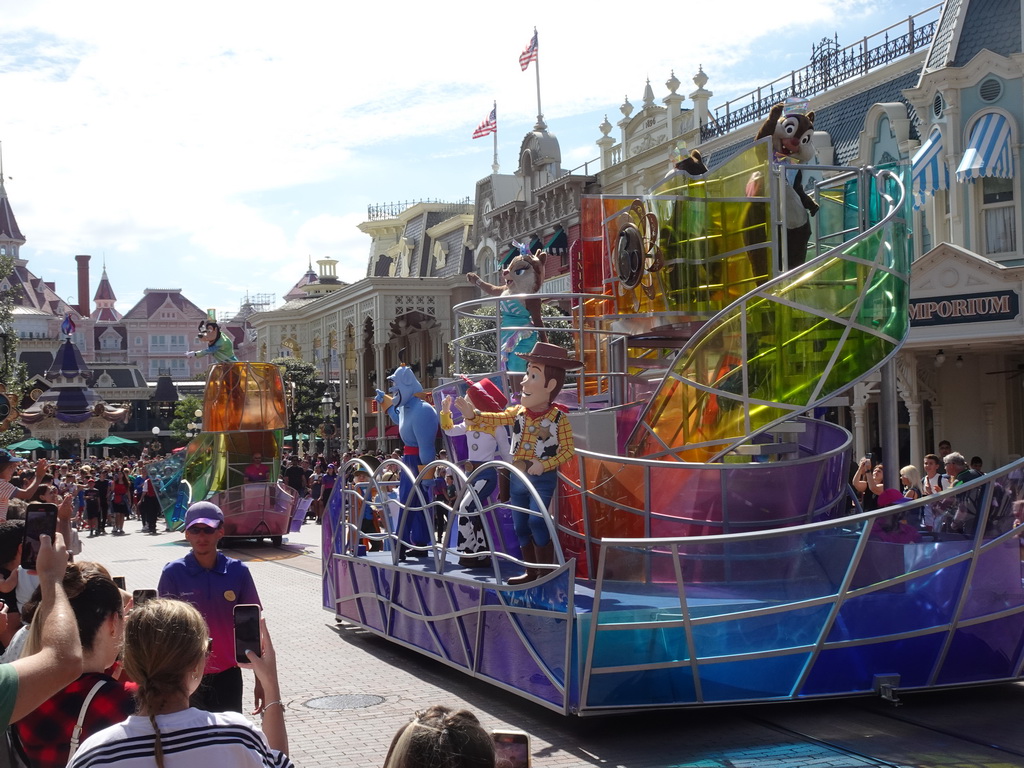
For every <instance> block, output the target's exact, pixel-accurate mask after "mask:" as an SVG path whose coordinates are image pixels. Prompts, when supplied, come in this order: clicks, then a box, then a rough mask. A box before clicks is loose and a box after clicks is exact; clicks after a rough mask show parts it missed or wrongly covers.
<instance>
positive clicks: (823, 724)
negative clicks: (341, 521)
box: [80, 521, 1024, 768]
mask: <svg viewBox="0 0 1024 768" xmlns="http://www.w3.org/2000/svg"><path fill="white" fill-rule="evenodd" d="M139 527H140V526H139V524H138V522H137V521H130V522H129V523H126V525H125V529H126V530H127V531H128V532H129V535H127V536H123V537H113V536H104V537H99V538H95V539H88V538H86V539H84V545H85V550H84V551H83V553H82V556H81V558H80V559H83V560H87V559H95V560H99V561H100V562H103V563H104V564H106V565H107V567H108V568H110V571H111V573H112V574H113V575H116V576H121V575H123V576H125V577H126V579H127V586H128V589H129V590H133V589H141V588H147V587H155V586H156V584H157V579H158V577H159V573H160V569H161V568H162V567H163V565H164V563H166V562H167V561H169V560H172V559H174V558H177V557H181V556H182V555H184V554H185V552H186V551H187V547H186V545H185V542H184V536H183V535H182V534H180V533H165V534H160V535H158V536H148V535H143V534H141V533H139V532H138V531H139ZM319 536H320V527H319V526H317V525H310V524H306V525H305V526H304V527H303V530H302V532H301V533H299V534H292V535H290V536H289V537H288V539H287V540H286V542H285V544H284V546H283V547H281V548H280V549H278V548H275V547H272V546H270V545H269V544H256V543H247V544H245V545H244V546H242V547H239V548H234V547H232V548H229V549H228V550H227V553H228V554H229V555H231V556H233V557H238V558H240V559H243V560H246V561H247V562H248V563H249V567H250V568H251V569H252V573H253V577H254V579H255V580H256V585H257V587H258V588H259V591H260V596H261V598H262V600H263V603H264V606H265V614H266V617H267V622H268V625H269V627H270V631H271V634H272V636H273V638H274V644H275V646H276V647H277V649H278V658H279V666H280V673H281V688H282V694H283V695H282V698H283V699H284V700H285V702H286V703H287V719H288V735H289V739H290V743H291V748H290V754H291V756H292V758H293V760H294V761H295V763H296V764H297V765H300V766H306V767H307V768H314V767H315V766H338V767H342V766H359V768H367V767H368V766H379V765H382V763H383V759H384V755H385V753H386V751H387V745H388V743H389V742H390V740H391V737H392V736H393V735H394V733H395V731H396V730H397V729H398V728H399V726H400V725H402V724H403V723H405V722H407V721H408V719H409V716H410V714H411V713H412V712H414V711H416V710H417V709H421V708H423V707H425V706H427V705H429V704H433V703H443V704H448V705H449V706H455V707H460V706H465V707H468V708H469V709H471V710H473V711H474V712H476V713H477V715H478V716H479V717H480V719H481V721H482V722H483V724H484V726H485V727H487V728H489V729H490V728H518V729H521V730H524V731H527V732H528V733H529V734H530V735H531V739H532V743H531V748H532V753H533V764H534V766H537V767H538V768H549V767H550V768H556V767H557V766H583V765H586V766H600V767H601V768H606V767H610V766H628V768H646V767H647V766H650V767H651V768H667V767H668V766H700V767H701V768H725V767H726V766H729V767H730V768H746V767H748V766H749V767H751V768H753V767H755V766H768V765H771V766H773V767H774V766H787V767H792V768H805V767H810V766H815V767H824V766H829V767H833V766H834V767H835V768H842V767H844V766H850V767H851V768H853V767H854V766H868V765H883V764H888V765H915V766H916V765H921V766H925V765H927V766H930V767H932V768H936V767H938V766H958V767H959V766H990V767H995V766H1014V765H1022V764H1024V736H1022V735H1021V731H1020V729H1019V728H1017V727H1016V723H1015V720H1016V716H1017V713H1019V712H1020V711H1021V709H1022V706H1024V689H1022V687H1021V686H1002V687H999V688H989V689H979V690H976V691H968V692H957V693H955V694H929V695H928V696H925V695H921V694H919V695H918V696H917V697H916V698H912V699H911V700H910V703H908V705H907V706H905V707H903V708H901V709H899V710H894V709H892V708H891V707H890V706H889V705H883V704H880V703H878V702H874V701H864V700H861V701H860V702H857V703H848V702H844V703H829V702H816V703H808V704H795V705H794V704H789V705H783V706H776V707H758V708H742V709H733V710H724V709H719V710H704V711H677V712H668V713H654V714H644V715H629V716H615V717H609V718H594V719H585V720H580V719H578V718H563V717H561V716H560V715H557V714H554V713H551V712H548V711H547V710H544V709H541V708H540V707H537V706H534V705H532V704H529V703H527V702H524V701H523V700H521V699H519V698H518V697H515V696H512V695H509V694H505V693H503V692H501V691H498V690H496V689H494V688H492V687H490V686H488V685H484V684H482V683H478V682H476V681H473V680H470V679H469V678H467V677H465V676H464V675H462V674H461V673H458V672H455V671H453V670H451V669H449V668H448V667H446V666H444V665H442V664H439V663H437V662H434V661H432V660H429V659H426V658H425V657H423V656H420V655H419V654H416V653H412V652H410V651H406V650H405V649H403V648H400V647H398V646H395V645H392V644H390V643H387V642H384V641H382V640H380V639H379V638H377V637H375V636H373V635H370V634H368V633H365V632H363V631H361V630H356V629H353V628H351V627H345V626H339V625H337V624H336V623H335V621H334V617H333V616H332V615H331V614H329V613H327V612H325V611H324V610H322V609H321V607H320V602H321V588H320V539H319ZM245 677H246V686H247V693H246V701H247V702H251V701H252V695H251V690H252V675H251V673H248V672H246V673H245ZM318 700H319V701H318ZM318 705H322V706H325V707H326V708H318ZM965 712H966V714H965ZM895 713H899V714H900V715H907V716H912V717H915V718H926V719H927V720H928V727H929V728H935V727H940V726H941V727H949V728H955V727H963V726H964V723H965V718H972V717H973V718H974V719H975V720H974V721H973V722H972V725H971V729H972V734H973V737H972V738H979V740H980V741H982V742H985V743H987V744H993V743H996V744H1003V745H1006V744H1012V746H1013V748H1014V749H1016V750H1018V751H1019V752H1020V753H1021V754H1020V755H1019V756H1012V757H1010V758H1009V759H1007V756H1006V755H1005V754H1000V753H998V752H997V751H994V750H991V749H990V748H988V747H985V746H984V745H980V746H975V745H967V746H966V747H965V746H964V745H962V744H959V743H957V745H956V746H955V748H954V747H951V746H950V740H949V738H948V737H946V736H942V737H941V738H940V737H937V736H936V732H935V731H933V730H928V731H922V730H921V728H920V726H919V725H915V724H913V723H910V724H908V723H906V722H903V721H898V720H895V719H893V715H894V714H895ZM1009 713H1013V714H1009ZM936 724H938V725H936ZM986 729H987V730H986ZM993 729H995V730H993ZM1003 731H1005V733H1003ZM1014 739H1015V740H1014ZM816 740H820V742H828V743H829V744H830V745H831V744H833V743H835V744H838V745H840V747H834V746H828V747H824V746H822V744H821V743H820V742H819V741H816ZM843 745H845V748H841V747H842V746H843ZM876 747H877V748H879V749H880V748H882V747H884V749H885V753H884V754H885V755H886V759H887V760H888V761H889V762H887V763H883V762H877V761H875V760H872V759H869V758H867V757H865V756H864V754H863V753H867V754H872V755H878V754H880V753H879V752H878V751H876Z"/></svg>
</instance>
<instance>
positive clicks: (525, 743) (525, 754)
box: [491, 731, 530, 768]
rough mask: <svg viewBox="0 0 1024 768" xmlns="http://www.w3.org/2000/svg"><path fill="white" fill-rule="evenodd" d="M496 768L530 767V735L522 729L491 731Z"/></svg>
mask: <svg viewBox="0 0 1024 768" xmlns="http://www.w3.org/2000/svg"><path fill="white" fill-rule="evenodd" d="M491 739H492V740H493V741H494V768H530V736H529V734H526V733H523V732H522V731H491Z"/></svg>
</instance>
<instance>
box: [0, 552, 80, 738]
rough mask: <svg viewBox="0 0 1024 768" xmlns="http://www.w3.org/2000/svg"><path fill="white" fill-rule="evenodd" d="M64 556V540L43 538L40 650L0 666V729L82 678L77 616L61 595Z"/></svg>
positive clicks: (39, 570) (38, 566) (39, 563)
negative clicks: (79, 677) (80, 676)
mask: <svg viewBox="0 0 1024 768" xmlns="http://www.w3.org/2000/svg"><path fill="white" fill-rule="evenodd" d="M67 566H68V552H67V549H65V547H64V539H63V537H62V536H61V535H60V534H57V537H56V539H55V540H53V539H51V538H50V537H49V536H42V537H41V539H40V542H39V557H38V561H37V564H36V570H37V573H38V574H39V594H40V597H39V607H38V608H37V609H36V613H35V617H34V618H33V623H34V622H39V636H40V638H41V642H40V645H39V650H38V651H36V652H35V653H32V654H27V655H25V656H22V657H21V658H19V659H18V660H17V661H12V662H11V663H10V664H0V729H6V728H7V726H8V725H10V724H11V723H13V722H17V721H18V720H21V718H23V717H25V715H27V714H28V713H29V712H31V711H32V710H34V709H35V708H36V707H38V706H39V705H40V704H42V703H43V702H44V701H46V700H47V699H48V698H50V697H51V696H53V695H54V694H55V693H57V691H59V690H61V689H62V688H64V686H66V685H68V684H70V683H72V682H74V681H75V680H76V679H77V678H78V676H79V675H80V674H82V643H81V641H80V640H79V638H78V624H77V622H76V621H75V614H74V613H73V612H72V610H71V605H70V604H69V603H68V597H67V594H65V592H64V585H63V581H64V572H65V571H66V570H67Z"/></svg>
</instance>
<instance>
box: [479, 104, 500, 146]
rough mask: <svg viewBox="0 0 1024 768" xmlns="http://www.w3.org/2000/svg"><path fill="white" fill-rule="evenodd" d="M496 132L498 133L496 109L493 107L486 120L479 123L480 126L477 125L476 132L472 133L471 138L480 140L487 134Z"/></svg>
mask: <svg viewBox="0 0 1024 768" xmlns="http://www.w3.org/2000/svg"><path fill="white" fill-rule="evenodd" d="M497 132H498V108H497V107H495V108H494V109H492V110H491V114H489V115H488V116H487V119H485V120H484V121H483V122H481V123H480V125H478V126H477V127H476V130H475V131H473V138H474V139H479V138H481V137H483V136H486V135H487V134H489V133H497Z"/></svg>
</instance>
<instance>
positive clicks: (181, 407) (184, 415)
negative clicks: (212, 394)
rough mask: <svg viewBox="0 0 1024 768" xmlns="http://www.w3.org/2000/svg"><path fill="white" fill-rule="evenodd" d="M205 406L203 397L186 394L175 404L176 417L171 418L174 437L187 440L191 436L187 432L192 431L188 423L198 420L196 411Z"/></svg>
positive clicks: (182, 440)
mask: <svg viewBox="0 0 1024 768" xmlns="http://www.w3.org/2000/svg"><path fill="white" fill-rule="evenodd" d="M202 407H203V399H202V398H201V397H198V396H196V395H186V396H185V397H183V398H182V399H181V400H179V401H178V404H177V405H175V406H174V418H173V419H172V420H171V432H172V433H173V434H174V439H175V440H179V441H181V442H186V441H187V440H188V439H189V438H188V436H187V435H186V434H185V433H186V432H191V431H192V430H190V429H189V428H188V425H189V424H191V423H192V422H194V421H196V420H197V419H196V411H198V410H200V409H201V408H202Z"/></svg>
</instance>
